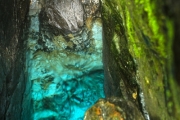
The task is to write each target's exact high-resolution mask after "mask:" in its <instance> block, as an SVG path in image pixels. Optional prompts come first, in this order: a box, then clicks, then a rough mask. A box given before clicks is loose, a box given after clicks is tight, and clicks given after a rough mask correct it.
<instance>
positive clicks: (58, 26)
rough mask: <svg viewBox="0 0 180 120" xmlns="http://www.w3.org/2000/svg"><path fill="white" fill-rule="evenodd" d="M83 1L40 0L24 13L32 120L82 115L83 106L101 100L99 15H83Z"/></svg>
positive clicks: (66, 119) (72, 118)
mask: <svg viewBox="0 0 180 120" xmlns="http://www.w3.org/2000/svg"><path fill="white" fill-rule="evenodd" d="M90 3H91V2H88V3H86V5H87V6H88V5H89V6H90ZM84 4H85V3H84ZM84 4H83V2H81V1H79V0H75V1H71V0H67V1H64V0H61V1H56V0H53V1H52V0H51V1H46V2H45V3H42V9H41V11H40V12H39V13H38V12H37V14H36V15H32V16H30V18H31V21H30V22H31V26H30V28H29V35H28V36H29V37H28V40H27V47H28V48H29V49H28V52H27V53H28V54H27V66H29V67H28V68H27V71H28V80H29V81H31V83H32V91H31V95H32V97H31V98H32V101H33V110H34V116H33V119H34V120H41V119H55V120H77V119H83V116H84V113H85V111H86V110H87V109H88V107H90V106H91V105H93V104H94V102H95V101H97V100H98V99H99V98H104V93H103V81H104V71H103V63H102V23H101V18H100V17H98V18H93V17H94V16H95V13H94V14H91V16H88V19H85V18H86V17H84V16H85V15H86V12H84V9H82V7H83V5H84ZM93 4H99V3H93ZM96 7H98V6H96ZM61 22H63V23H61ZM84 23H85V25H84Z"/></svg>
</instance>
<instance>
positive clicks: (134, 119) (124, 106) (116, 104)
mask: <svg viewBox="0 0 180 120" xmlns="http://www.w3.org/2000/svg"><path fill="white" fill-rule="evenodd" d="M84 120H145V119H144V118H143V115H142V113H141V112H140V111H139V110H138V109H137V108H136V107H135V106H134V105H133V103H131V102H130V101H126V100H123V99H120V98H115V97H112V98H106V99H99V100H98V101H97V102H96V103H95V104H94V105H93V106H92V107H91V108H89V109H88V110H87V111H86V114H85V116H84Z"/></svg>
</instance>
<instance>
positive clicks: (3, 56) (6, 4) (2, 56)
mask: <svg viewBox="0 0 180 120" xmlns="http://www.w3.org/2000/svg"><path fill="white" fill-rule="evenodd" d="M28 9H29V0H26V1H23V0H13V1H11V0H1V1H0V19H1V20H0V119H1V120H5V119H7V120H15V119H16V120H20V119H21V117H22V116H21V114H22V112H23V111H24V112H25V111H27V110H28V108H27V107H26V105H27V103H25V106H24V107H26V109H23V107H22V104H23V96H24V90H25V87H26V79H25V73H24V45H23V39H22V35H23V29H24V28H25V26H26V24H25V22H26V17H27V16H26V15H27V13H28ZM28 116H29V114H26V117H28Z"/></svg>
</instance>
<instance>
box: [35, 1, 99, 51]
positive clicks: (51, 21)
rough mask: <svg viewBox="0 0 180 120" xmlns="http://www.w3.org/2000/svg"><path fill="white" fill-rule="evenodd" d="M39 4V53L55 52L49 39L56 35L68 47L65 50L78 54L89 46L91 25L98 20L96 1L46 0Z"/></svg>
mask: <svg viewBox="0 0 180 120" xmlns="http://www.w3.org/2000/svg"><path fill="white" fill-rule="evenodd" d="M41 4H42V9H41V7H40V9H41V10H40V11H41V12H40V14H39V20H40V37H39V41H38V44H40V46H41V48H39V49H43V50H45V51H52V50H53V49H55V48H54V45H53V43H52V38H53V36H59V35H62V36H63V38H64V39H65V41H66V42H67V43H68V44H69V45H68V46H67V47H66V48H67V49H69V50H73V51H81V50H84V49H87V48H88V47H90V46H91V45H92V40H91V35H92V31H91V28H92V21H93V20H94V19H96V18H99V17H100V12H99V6H100V3H99V1H98V0H93V1H89V0H86V1H81V0H74V1H72V0H67V1H65V0H61V1H56V0H54V1H52V0H50V1H45V2H42V3H41ZM37 6H40V5H37ZM32 13H33V12H32ZM50 44H51V45H50Z"/></svg>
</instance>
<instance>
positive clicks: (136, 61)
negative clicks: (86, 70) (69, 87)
mask: <svg viewBox="0 0 180 120" xmlns="http://www.w3.org/2000/svg"><path fill="white" fill-rule="evenodd" d="M174 3H175V2H174ZM176 3H177V4H178V3H179V2H176ZM172 6H173V5H172V3H171V2H170V1H169V2H168V1H166V2H164V1H154V0H152V1H150V0H145V1H142V0H135V1H130V0H126V1H125V0H121V1H119V0H114V1H110V0H102V18H103V31H104V41H103V42H104V43H103V44H104V46H103V47H104V49H103V55H104V66H105V84H104V87H105V94H106V97H112V96H116V97H120V98H124V99H126V100H130V101H131V102H132V103H133V104H134V105H136V107H137V108H138V109H139V110H140V111H141V112H142V113H143V114H144V117H145V119H146V120H149V119H153V120H161V119H162V120H165V119H166V120H169V119H179V118H178V116H179V110H180V109H179V102H178V101H180V100H179V99H180V98H179V97H178V95H177V93H178V92H179V86H178V78H176V79H177V82H176V79H175V76H174V72H173V68H174V66H173V65H176V64H177V63H173V52H172V47H173V46H176V47H173V49H176V50H177V51H176V52H174V54H175V56H174V57H175V59H174V60H175V61H177V58H178V57H177V56H176V55H177V53H178V51H179V50H178V49H177V46H178V45H179V44H178V42H177V40H178V38H179V37H176V38H174V37H175V36H179V35H178V34H177V31H179V30H178V27H179V26H178V23H177V21H176V20H175V19H179V15H177V14H176V13H177V11H179V8H177V7H176V8H175V9H176V10H174V9H173V10H171V7H172ZM175 6H176V5H175ZM172 13H174V14H172ZM174 25H177V26H174ZM175 31H176V32H175ZM173 41H174V43H175V44H174V45H173ZM176 43H177V44H178V45H177V44H176ZM177 65H178V64H177ZM175 68H176V72H175V73H176V74H178V72H179V71H178V68H179V67H178V66H175ZM171 117H173V118H171Z"/></svg>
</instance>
